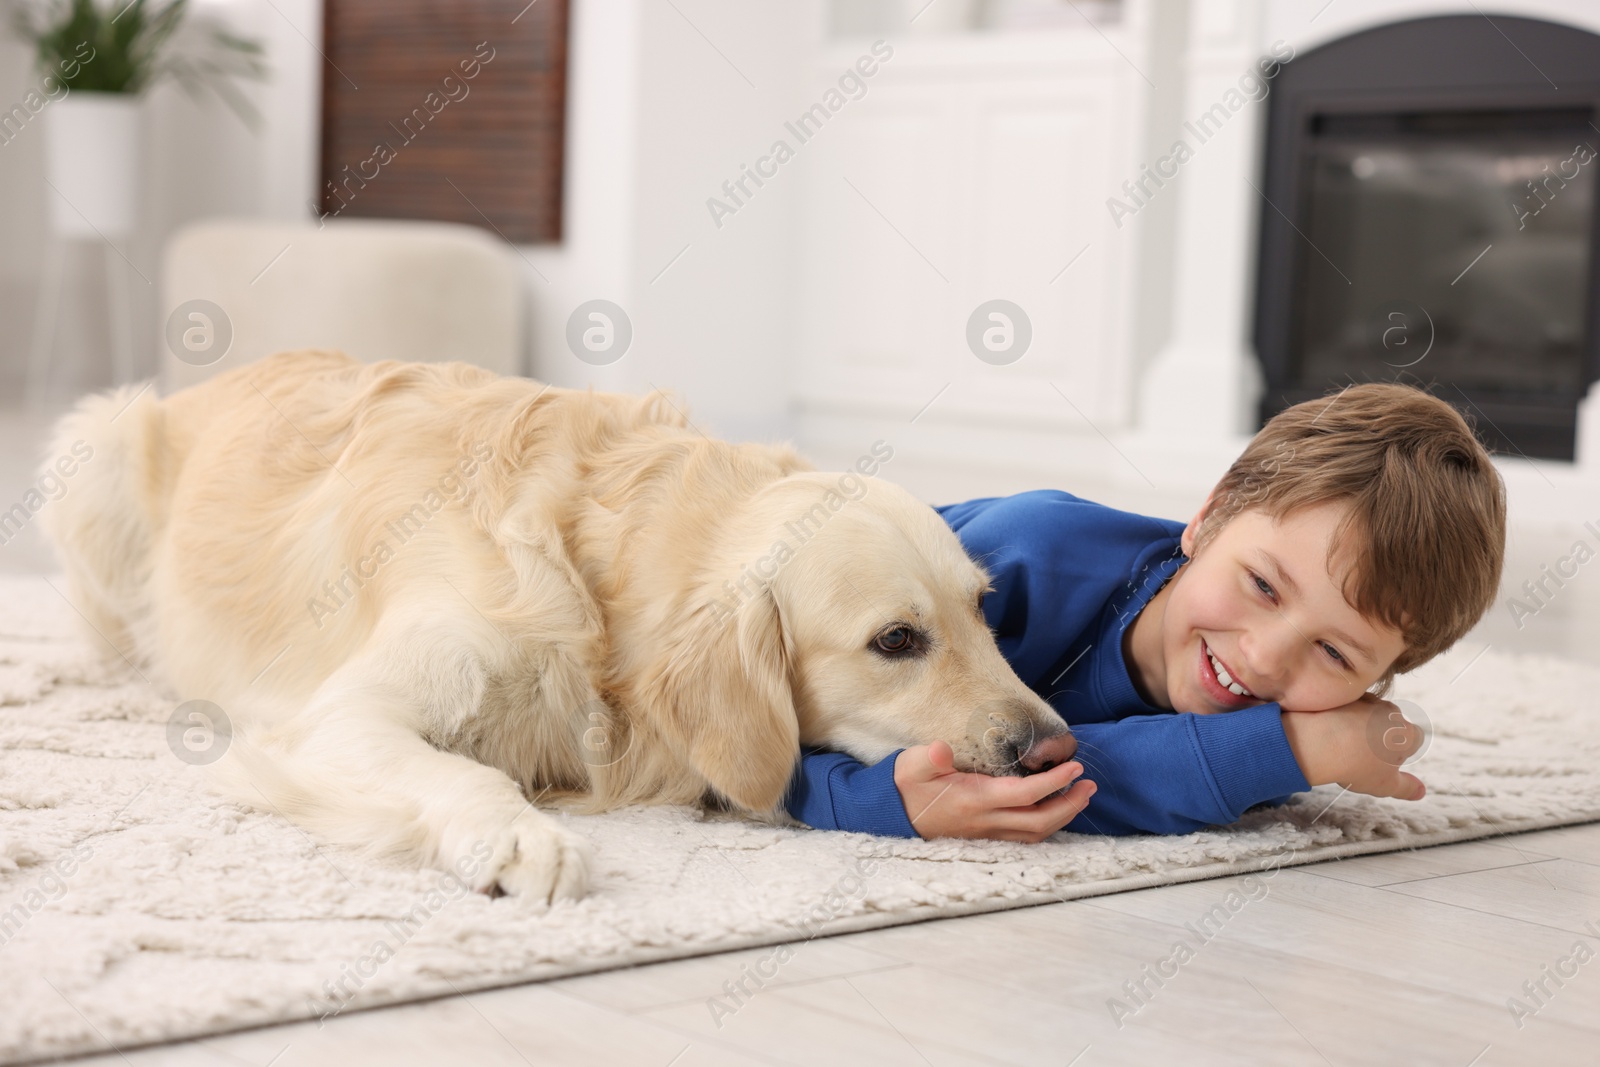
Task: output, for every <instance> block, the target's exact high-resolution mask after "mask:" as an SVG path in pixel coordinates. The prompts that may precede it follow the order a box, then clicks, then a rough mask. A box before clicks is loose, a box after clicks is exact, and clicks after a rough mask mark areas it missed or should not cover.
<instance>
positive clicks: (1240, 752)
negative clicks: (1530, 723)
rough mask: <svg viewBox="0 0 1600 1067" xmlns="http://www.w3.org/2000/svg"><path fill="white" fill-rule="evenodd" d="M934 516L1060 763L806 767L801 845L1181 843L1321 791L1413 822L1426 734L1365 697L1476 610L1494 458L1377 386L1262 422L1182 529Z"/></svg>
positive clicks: (1430, 408)
mask: <svg viewBox="0 0 1600 1067" xmlns="http://www.w3.org/2000/svg"><path fill="white" fill-rule="evenodd" d="M938 510H939V512H940V514H941V515H942V516H943V517H944V518H945V520H946V521H947V522H948V523H949V524H950V526H951V528H952V529H953V530H955V531H956V533H957V534H958V535H959V536H960V537H961V540H962V543H963V545H964V546H965V547H966V549H967V552H968V554H969V555H971V556H972V557H973V558H974V559H976V560H978V561H979V562H980V563H982V564H983V565H984V566H985V568H986V569H987V570H988V571H989V573H990V577H991V586H992V588H991V590H990V591H989V593H988V594H986V596H985V598H984V602H983V609H984V615H985V617H986V619H987V620H988V622H989V625H990V627H991V628H992V629H993V630H994V632H995V636H996V639H997V641H998V642H999V645H1000V649H1001V651H1002V652H1003V653H1004V654H1005V656H1006V659H1007V661H1008V662H1009V663H1010V664H1011V666H1012V667H1013V669H1015V670H1016V672H1017V674H1018V676H1019V677H1021V678H1022V680H1023V681H1024V682H1026V683H1027V684H1028V685H1029V686H1030V687H1031V688H1033V689H1034V691H1035V692H1037V693H1039V695H1040V696H1042V697H1043V698H1044V699H1046V700H1047V701H1049V702H1050V704H1051V706H1052V707H1054V708H1055V709H1056V711H1057V712H1058V713H1060V714H1061V715H1062V717H1063V718H1064V719H1065V720H1066V721H1067V722H1068V723H1069V724H1070V725H1071V726H1072V728H1073V732H1074V734H1075V735H1076V736H1077V739H1078V745H1079V747H1078V754H1077V759H1076V760H1074V761H1072V762H1069V763H1066V764H1063V765H1061V766H1058V767H1055V768H1052V769H1050V770H1047V771H1044V772H1042V773H1039V774H1036V775H1032V776H1028V777H1009V778H1007V777H989V776H988V775H983V774H975V773H968V772H965V771H961V770H957V769H955V767H954V765H953V753H952V750H951V748H950V746H949V745H948V744H947V743H946V742H944V741H935V742H933V743H932V744H930V745H919V746H916V747H913V748H908V749H903V750H901V751H899V752H896V753H894V754H893V755H891V756H890V757H888V758H887V759H885V760H883V761H882V762H880V763H878V764H874V765H872V766H870V767H868V766H863V765H862V764H860V763H859V762H857V761H855V760H854V759H852V758H851V757H849V756H846V755H843V754H840V753H833V752H822V751H811V750H808V751H807V752H806V753H805V754H804V758H803V759H802V761H801V766H800V768H799V771H798V772H797V774H796V776H795V778H794V780H793V782H792V783H791V785H790V790H789V795H788V798H787V807H788V810H789V812H790V814H792V815H794V816H795V817H796V818H798V819H800V820H801V821H803V822H806V823H809V824H810V825H812V826H817V827H823V828H828V829H841V830H858V831H866V832H871V833H878V834H887V835H892V836H901V837H912V836H918V835H920V836H922V837H930V838H931V837H992V838H999V839H1004V840H1021V841H1038V840H1042V839H1043V838H1045V837H1047V836H1049V835H1050V834H1051V833H1054V832H1055V831H1056V830H1059V829H1061V828H1062V827H1064V826H1065V827H1067V828H1068V829H1070V830H1072V831H1074V832H1080V833H1109V834H1127V833H1141V832H1144V833H1187V832H1190V831H1192V830H1196V829H1200V828H1202V827H1204V826H1208V825H1215V824H1225V823H1229V822H1233V821H1234V820H1236V819H1237V818H1238V817H1239V816H1240V815H1242V814H1243V812H1244V811H1245V810H1246V809H1248V808H1250V807H1253V806H1255V805H1256V804H1260V803H1264V802H1272V803H1281V802H1282V801H1283V800H1286V799H1287V798H1288V797H1289V796H1290V795H1292V794H1293V793H1297V792H1301V791H1304V790H1306V789H1309V788H1310V787H1312V786H1315V785H1322V784H1326V783H1339V784H1341V785H1345V786H1347V787H1349V788H1350V789H1352V790H1354V791H1356V792H1362V793H1368V794H1371V795H1374V796H1387V797H1395V798H1398V799H1402V800H1417V799H1420V798H1421V797H1422V795H1423V792H1424V788H1423V784H1422V782H1421V781H1420V780H1419V779H1417V778H1416V777H1415V776H1414V775H1411V774H1408V773H1406V772H1404V771H1402V770H1400V764H1401V763H1402V762H1403V761H1404V759H1405V758H1406V757H1408V756H1409V755H1411V754H1412V753H1413V752H1415V750H1416V748H1417V747H1418V745H1419V744H1420V740H1421V734H1420V732H1419V731H1418V730H1417V729H1416V727H1415V726H1414V725H1412V724H1409V723H1407V722H1405V720H1404V719H1403V717H1402V716H1401V715H1400V713H1399V710H1398V709H1397V708H1396V707H1395V706H1394V705H1393V704H1391V703H1388V702H1387V701H1384V700H1382V699H1381V697H1382V696H1383V694H1385V693H1387V692H1388V690H1389V686H1390V684H1391V682H1392V681H1393V679H1394V677H1395V676H1396V675H1398V674H1401V673H1404V672H1406V671H1409V670H1412V669H1414V668H1416V667H1418V666H1420V665H1421V664H1423V663H1426V662H1427V661H1428V660H1430V659H1432V658H1434V657H1435V656H1437V655H1439V654H1440V653H1442V652H1444V651H1445V650H1446V649H1448V648H1449V647H1450V646H1451V645H1453V644H1455V642H1456V641H1458V640H1459V639H1460V638H1461V637H1462V636H1464V635H1465V634H1466V633H1467V632H1468V631H1469V630H1470V629H1471V628H1472V626H1473V625H1474V624H1475V623H1476V622H1477V621H1478V619H1479V618H1481V617H1482V615H1483V613H1484V612H1485V611H1486V610H1488V608H1489V606H1490V604H1491V603H1492V602H1493V599H1494V596H1495V594H1496V591H1497V589H1498V587H1499V581H1500V571H1501V565H1502V560H1503V557H1504V551H1505V489H1504V486H1503V484H1502V483H1501V480H1500V476H1499V474H1498V472H1497V471H1496V470H1495V469H1494V465H1493V463H1492V461H1491V460H1490V458H1489V455H1488V453H1487V452H1486V451H1485V450H1484V448H1483V446H1482V445H1481V444H1479V442H1478V440H1477V438H1476V437H1475V436H1474V435H1473V433H1472V430H1471V428H1470V427H1469V426H1468V425H1467V423H1466V421H1465V420H1464V419H1462V417H1461V416H1460V415H1459V414H1458V413H1457V412H1456V411H1455V410H1454V409H1453V408H1451V407H1450V406H1449V405H1448V404H1446V403H1444V402H1443V401H1441V400H1438V399H1437V398H1435V397H1432V396H1429V395H1428V394H1427V393H1425V392H1423V391H1421V390H1419V389H1413V388H1410V387H1408V386H1402V385H1393V384H1366V385H1357V386H1351V387H1349V388H1348V389H1345V390H1344V391H1342V392H1340V393H1339V394H1338V395H1337V396H1334V397H1331V398H1323V399H1320V400H1315V401H1309V402H1307V403H1303V404H1298V405H1295V406H1294V407H1291V408H1288V409H1287V410H1285V411H1283V412H1281V413H1280V414H1278V415H1277V416H1276V417H1275V418H1273V419H1272V420H1271V421H1270V422H1268V424H1267V425H1266V426H1265V427H1264V428H1263V429H1262V430H1261V432H1260V433H1258V434H1257V435H1256V436H1255V438H1253V439H1252V440H1251V442H1250V444H1249V446H1248V447H1247V448H1246V449H1245V451H1244V452H1243V454H1241V455H1240V457H1239V458H1238V459H1237V460H1236V461H1235V462H1234V464H1233V466H1232V467H1230V468H1229V470H1228V472H1227V474H1226V475H1224V476H1223V479H1222V480H1221V481H1220V482H1219V483H1218V484H1217V486H1216V488H1215V489H1213V490H1212V492H1211V494H1210V495H1209V496H1208V497H1207V498H1206V502H1205V504H1204V505H1202V507H1201V508H1200V511H1199V513H1198V514H1196V515H1195V517H1194V518H1193V519H1192V520H1191V521H1190V522H1189V523H1188V524H1187V525H1180V524H1178V523H1176V522H1171V521H1169V520H1163V519H1155V518H1150V517H1147V516H1141V515H1134V514H1131V513H1128V512H1122V511H1117V510H1114V509H1112V508H1107V507H1103V506H1101V505H1099V504H1094V503H1091V502H1089V501H1085V500H1080V499H1079V498H1077V497H1074V496H1071V495H1070V494H1067V493H1062V492H1056V491H1048V490H1047V491H1038V492H1031V493H1022V494H1019V495H1017V496H1013V497H1004V498H991V499H983V500H973V501H967V502H965V503H962V504H952V505H948V506H946V507H942V508H940V509H938ZM1173 712H1179V713H1191V714H1173ZM1085 769H1087V771H1088V773H1089V775H1090V778H1091V779H1092V780H1090V779H1084V780H1081V781H1078V782H1077V784H1071V783H1072V782H1073V780H1074V779H1075V778H1077V777H1078V776H1079V775H1081V774H1083V773H1084V771H1085ZM1069 785H1070V789H1069V788H1067V787H1068V786H1069ZM1091 797H1094V798H1096V799H1094V801H1093V803H1091V802H1090V800H1091Z"/></svg>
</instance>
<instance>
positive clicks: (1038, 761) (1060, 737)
mask: <svg viewBox="0 0 1600 1067" xmlns="http://www.w3.org/2000/svg"><path fill="white" fill-rule="evenodd" d="M1077 751H1078V739H1077V738H1076V737H1073V736H1072V732H1071V731H1070V730H1064V731H1062V732H1061V733H1059V734H1056V735H1054V736H1053V737H1045V738H1041V739H1040V740H1038V741H1035V742H1034V743H1033V745H1032V746H1031V747H1030V748H1029V749H1028V751H1026V752H1024V753H1023V754H1022V757H1021V763H1022V773H1023V774H1038V773H1039V772H1041V771H1048V770H1049V769H1050V768H1051V767H1056V766H1059V765H1060V764H1063V763H1065V762H1067V760H1069V759H1071V758H1072V756H1073V754H1074V753H1075V752H1077Z"/></svg>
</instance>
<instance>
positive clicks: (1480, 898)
mask: <svg viewBox="0 0 1600 1067" xmlns="http://www.w3.org/2000/svg"><path fill="white" fill-rule="evenodd" d="M36 432H37V421H36V420H30V419H27V418H24V417H19V416H16V415H12V416H9V417H8V416H5V415H4V414H0V501H3V502H5V503H4V504H0V507H3V506H9V503H10V502H12V501H14V500H15V499H17V498H18V496H19V495H20V492H21V487H22V486H24V485H25V484H26V483H27V482H28V481H29V480H31V479H30V478H29V476H28V471H29V469H30V468H31V459H32V453H33V450H34V445H33V438H34V435H35V434H36ZM1014 488H1022V487H1020V486H1018V487H1011V486H1004V485H996V486H992V487H990V488H989V491H990V492H1010V491H1014ZM1083 492H1084V495H1087V496H1091V497H1092V496H1093V494H1092V493H1090V492H1089V491H1087V490H1083ZM964 495H973V493H972V492H959V491H955V490H953V491H952V492H951V493H950V494H949V496H948V497H941V499H945V498H948V499H956V498H958V497H960V496H964ZM1102 499H1104V498H1102ZM1107 502H1108V503H1109V502H1114V501H1112V500H1109V499H1108V500H1107ZM1124 506H1132V505H1124ZM1145 506H1146V507H1147V508H1148V510H1151V511H1154V512H1157V513H1161V514H1168V515H1171V516H1172V517H1186V516H1187V512H1188V510H1189V509H1191V508H1192V506H1193V504H1192V502H1189V501H1173V502H1171V503H1170V504H1169V505H1168V506H1166V507H1162V508H1159V509H1158V508H1157V507H1155V506H1152V505H1145ZM1571 541H1572V537H1571V534H1570V532H1569V531H1564V530H1554V531H1546V530H1521V529H1519V530H1516V531H1515V532H1514V536H1513V538H1512V543H1511V545H1510V547H1509V553H1508V557H1509V558H1508V561H1507V566H1506V582H1505V589H1506V590H1514V589H1516V588H1517V587H1518V586H1520V584H1521V582H1522V581H1523V579H1525V578H1531V577H1537V576H1538V574H1539V567H1540V564H1541V563H1543V562H1548V561H1549V560H1551V559H1554V558H1555V557H1556V556H1557V555H1559V554H1560V553H1561V552H1563V551H1565V550H1566V548H1567V546H1569V545H1570V544H1571ZM53 569H54V568H53V566H52V565H51V563H50V561H49V557H48V555H47V554H45V553H44V552H43V549H42V546H39V545H37V544H36V543H32V542H31V541H29V540H28V539H27V538H19V539H17V540H16V541H15V542H13V543H12V544H10V545H6V546H4V547H0V570H9V571H31V572H35V573H37V572H39V571H41V570H53ZM1468 640H1469V641H1476V642H1477V643H1478V644H1480V645H1481V644H1493V645H1495V646H1496V647H1500V648H1502V649H1513V650H1515V649H1522V650H1529V651H1533V650H1538V651H1550V652H1556V653H1558V654H1565V655H1581V656H1588V657H1592V655H1593V652H1592V650H1593V649H1595V648H1600V578H1596V577H1593V576H1589V577H1587V579H1586V580H1583V581H1582V582H1581V584H1580V583H1579V582H1574V583H1573V584H1572V586H1571V587H1570V589H1569V590H1565V591H1564V592H1563V596H1562V598H1561V599H1559V600H1557V601H1554V602H1552V604H1551V605H1550V607H1549V609H1548V610H1547V611H1544V612H1541V613H1540V615H1539V616H1538V617H1536V618H1534V619H1532V620H1530V621H1529V622H1528V624H1527V625H1526V626H1525V627H1523V628H1520V629H1519V628H1516V627H1513V626H1511V625H1509V624H1508V621H1507V619H1506V618H1505V617H1504V613H1503V612H1500V611H1499V610H1498V608H1497V610H1496V611H1495V612H1491V615H1490V617H1489V618H1487V619H1485V621H1484V624H1483V625H1481V626H1480V627H1479V629H1478V631H1475V632H1474V634H1473V635H1472V636H1471V637H1470V638H1468ZM1424 777H1425V776H1424ZM1232 890H1238V891H1239V892H1240V893H1243V894H1245V896H1246V897H1247V898H1251V899H1249V902H1248V903H1247V904H1245V905H1244V906H1243V907H1242V908H1240V909H1239V910H1238V911H1237V913H1235V914H1232V915H1231V917H1230V918H1229V919H1228V920H1227V922H1226V923H1225V924H1224V925H1223V926H1222V928H1221V931H1220V932H1219V933H1217V934H1216V935H1215V936H1214V937H1211V939H1210V940H1209V941H1206V942H1205V943H1203V944H1200V942H1199V939H1198V938H1197V937H1196V936H1195V934H1193V933H1192V932H1190V930H1189V929H1188V926H1187V925H1186V924H1192V925H1196V926H1198V925H1199V924H1200V923H1201V921H1202V917H1203V916H1205V915H1206V914H1208V913H1209V912H1210V911H1211V909H1212V908H1213V907H1215V906H1216V905H1218V904H1221V903H1222V902H1223V901H1224V900H1225V899H1226V897H1227V895H1228V894H1229V892H1230V891H1232ZM1590 924H1592V926H1591V925H1590ZM1213 929H1214V927H1213ZM1179 938H1186V939H1187V940H1188V941H1189V942H1190V943H1191V944H1193V945H1198V947H1197V949H1196V950H1195V951H1194V952H1193V956H1192V958H1189V959H1185V960H1182V961H1181V962H1177V963H1174V962H1171V961H1172V958H1173V955H1174V945H1175V943H1176V942H1177V940H1178V939H1179ZM1579 942H1583V943H1584V944H1585V945H1586V946H1587V951H1586V952H1584V953H1580V954H1579V955H1580V956H1582V958H1583V959H1584V961H1585V962H1583V963H1577V962H1575V960H1574V959H1573V953H1574V947H1575V945H1577V944H1578V943H1579ZM767 951H768V950H766V949H756V950H751V951H747V952H737V953H729V954H723V955H717V956H705V957H697V958H694V959H688V960H679V961H675V962H671V963H662V964H656V965H652V966H648V967H638V968H630V969H626V970H620V971H610V972H605V973H602V974H597V975H589V976H584V977H579V978H570V979H563V980H559V981H553V982H545V983H541V984H536V985H528V986H521V987H517V988H512V989H504V990H498V991H494V992H488V993H475V994H472V995H470V996H457V997H451V998H448V999H445V1000H439V1001H433V1002H429V1003H425V1004H412V1005H406V1006H403V1007H399V1008H393V1009H386V1010H381V1011H372V1012H365V1013H357V1014H353V1015H350V1016H345V1017H340V1018H336V1019H331V1020H329V1021H328V1022H327V1023H326V1024H325V1025H323V1026H321V1027H320V1028H319V1027H318V1026H316V1025H315V1024H311V1023H306V1024H294V1025H288V1026H280V1027H272V1028H267V1029H262V1030H255V1031H249V1032H246V1033H240V1034H233V1035H227V1036H223V1037H217V1038H210V1039H205V1040H200V1041H193V1042H184V1043H180V1044H177V1045H170V1046H161V1047H157V1048H150V1049H142V1050H128V1051H125V1052H124V1053H116V1052H109V1053H108V1054H107V1055H105V1056H97V1057H92V1058H89V1059H85V1060H80V1061H77V1062H80V1063H85V1064H89V1063H92V1064H96V1065H98V1064H107V1065H110V1064H134V1065H139V1067H145V1065H149V1064H167V1063H173V1064H193V1065H197V1067H198V1065H206V1064H215V1065H228V1064H234V1065H237V1064H250V1065H254V1067H267V1065H269V1064H270V1065H272V1067H311V1065H329V1067H355V1065H359V1064H369V1063H371V1064H385V1065H393V1067H407V1065H412V1064H419V1065H420V1064H436V1063H450V1064H454V1063H470V1064H473V1065H475V1067H497V1065H501V1064H506V1065H512V1067H515V1065H522V1064H538V1065H541V1067H542V1065H544V1064H567V1063H571V1064H612V1063H615V1064H639V1065H643V1067H691V1065H708V1064H736V1063H783V1064H813V1063H858V1062H859V1063H867V1062H871V1063H876V1064H938V1065H944V1064H966V1063H986V1064H1038V1065H1049V1067H1069V1065H1070V1067H1094V1065H1098V1064H1163V1063H1174V1064H1184V1065H1189V1064H1210V1063H1262V1064H1274V1065H1278V1064H1283V1065H1295V1064H1320V1065H1327V1064H1335V1065H1339V1067H1343V1065H1346V1064H1369V1063H1370V1064H1383V1065H1399V1064H1406V1065H1409V1064H1419V1065H1421V1064H1430V1065H1431V1064H1439V1065H1444V1067H1469V1065H1474V1067H1490V1065H1500V1064H1551V1065H1563V1064H1600V958H1594V957H1600V825H1589V826H1582V827H1574V828H1567V829H1561V830H1552V831H1545V832H1541V833H1534V834H1524V835H1519V836H1515V837H1505V838H1497V839H1492V840H1489V841H1481V842H1470V843H1465V844H1459V845H1448V846H1444V847H1441V848H1435V849H1428V850H1424V851H1420V852H1404V853H1393V854H1389V855H1384V856H1374V857H1365V858H1361V859H1355V860H1344V861H1337V862H1330V863H1323V864H1318V865H1315V866H1310V867H1301V868H1292V869H1286V870H1283V871H1281V872H1279V873H1278V874H1277V875H1276V876H1275V877H1273V878H1272V879H1271V880H1270V881H1267V882H1259V881H1258V882H1253V883H1246V882H1245V881H1244V880H1243V879H1238V878H1234V879H1222V880H1217V881H1210V882H1200V883H1194V884H1189V885H1181V886H1167V887H1162V888H1157V889H1147V890H1143V891H1139V892H1132V893H1123V894H1119V895H1115V896H1110V897H1101V898H1098V899H1094V900H1084V901H1073V902H1070V903H1062V904H1052V905H1048V906H1044V907H1035V908H1027V909H1023V910H1018V911H1011V912H1003V913H999V914H993V915H985V916H978V917H972V918H963V919H950V920H943V921H936V922H928V923H921V924H917V925H914V926H903V927H897V928H893V929H888V930H874V931H868V932H866V933H859V934H851V935H845V936H841V937H834V938H825V939H821V940H817V941H813V942H809V943H805V944H802V945H800V946H798V947H797V949H796V951H795V955H794V957H793V959H792V960H790V961H789V962H788V963H787V964H786V965H785V966H783V967H782V968H781V970H780V972H779V974H778V977H777V978H775V979H771V980H768V981H767V982H766V984H765V985H764V987H763V988H761V989H760V990H759V991H757V992H755V994H754V996H752V997H751V998H749V999H748V1001H747V1002H746V1003H745V1004H743V1006H742V1007H740V1008H739V1010H738V1011H736V1012H735V1013H734V1014H732V1015H731V1016H724V1017H722V1018H721V1019H720V1025H718V1022H719V1020H717V1019H714V1018H713V1013H712V1011H711V1010H710V1008H709V1007H708V1000H709V998H711V997H714V996H718V995H720V994H723V992H724V990H723V984H724V983H725V982H733V981H737V980H739V978H740V977H741V974H742V971H741V968H742V967H743V965H744V964H746V963H753V962H754V961H755V960H757V959H758V958H760V957H762V956H764V955H765V954H766V953H767ZM1574 967H1576V973H1572V972H1573V968H1574ZM1147 968H1148V969H1149V970H1147ZM1562 970H1565V971H1566V972H1567V974H1568V976H1566V977H1563V976H1562V975H1561V973H1560V972H1561V971H1562ZM1152 973H1154V974H1155V978H1151V977H1149V975H1150V974H1152ZM1163 974H1164V975H1165V977H1163ZM1551 975H1555V977H1554V978H1552V977H1550V976H1551ZM1130 982H1131V983H1140V982H1142V983H1143V988H1144V992H1139V994H1138V999H1135V998H1134V997H1133V996H1131V995H1130V994H1129V993H1128V991H1127V990H1126V988H1125V983H1130ZM1525 982H1530V983H1540V982H1542V983H1543V985H1544V988H1545V990H1547V991H1548V995H1546V994H1544V993H1539V994H1538V999H1537V1000H1535V999H1532V998H1530V997H1529V996H1528V994H1527V993H1526V991H1525V989H1524V983H1525ZM752 988H753V987H752ZM1513 997H1516V998H1520V999H1521V1000H1522V1001H1523V1003H1524V1004H1525V1006H1526V1008H1527V1009H1528V1010H1529V1011H1530V1012H1531V1011H1532V1009H1537V1011H1536V1012H1534V1013H1532V1014H1527V1015H1525V1016H1524V1017H1523V1018H1522V1019H1521V1020H1520V1025H1519V1020H1518V1019H1517V1018H1516V1017H1515V1016H1514V1015H1513V1012H1512V1011H1511V1009H1510V1007H1509V1006H1508V999H1509V998H1513ZM1113 999H1116V1000H1119V1001H1121V1002H1122V1004H1123V1005H1124V1007H1123V1009H1122V1010H1121V1011H1120V1012H1117V1013H1115V1014H1114V1012H1113V1010H1112V1009H1113V1007H1114V1005H1112V1004H1111V1003H1110V1002H1111V1001H1112V1000H1113ZM0 1010H4V1009H3V1008H0ZM1117 1015H1120V1018H1117V1017H1116V1016H1117ZM1119 1022H1120V1025H1119Z"/></svg>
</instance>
